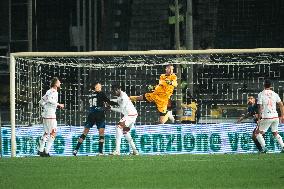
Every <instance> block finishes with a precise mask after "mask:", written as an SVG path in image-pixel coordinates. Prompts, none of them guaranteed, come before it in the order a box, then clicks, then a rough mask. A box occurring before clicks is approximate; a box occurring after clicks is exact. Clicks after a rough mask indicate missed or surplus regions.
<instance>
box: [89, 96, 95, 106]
mask: <svg viewBox="0 0 284 189" xmlns="http://www.w3.org/2000/svg"><path fill="white" fill-rule="evenodd" d="M89 104H90V107H93V106H97V98H91V99H90V100H89Z"/></svg>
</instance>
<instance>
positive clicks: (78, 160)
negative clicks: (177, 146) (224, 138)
mask: <svg viewBox="0 0 284 189" xmlns="http://www.w3.org/2000/svg"><path fill="white" fill-rule="evenodd" d="M0 188H1V189H6V188H15V189H18V188H19V189H21V188H29V189H31V188H48V189H52V188H60V189H63V188H68V189H70V188H76V189H86V188H103V189H107V188H126V189H128V188H131V189H136V188H161V189H167V188H168V189H175V188H226V189H227V188H241V189H244V188H256V189H260V188H275V189H276V188H277V189H281V188H284V154H218V155H217V154H215V155H213V154H211V155H190V154H183V155H153V156H149V155H142V156H119V157H117V156H103V157H101V156H80V157H50V158H40V157H26V158H23V157H22V158H0Z"/></svg>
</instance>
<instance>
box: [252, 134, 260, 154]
mask: <svg viewBox="0 0 284 189" xmlns="http://www.w3.org/2000/svg"><path fill="white" fill-rule="evenodd" d="M252 140H253V142H254V144H255V145H256V148H257V149H258V151H261V150H262V147H261V145H260V143H259V142H258V140H257V139H256V138H255V137H252Z"/></svg>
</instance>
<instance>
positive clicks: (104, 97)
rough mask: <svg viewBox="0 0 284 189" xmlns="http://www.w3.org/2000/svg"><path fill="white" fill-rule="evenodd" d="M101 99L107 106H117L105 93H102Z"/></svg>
mask: <svg viewBox="0 0 284 189" xmlns="http://www.w3.org/2000/svg"><path fill="white" fill-rule="evenodd" d="M102 98H103V101H104V102H106V103H108V104H109V105H111V106H115V105H118V104H117V102H114V101H111V100H110V99H109V98H108V97H107V96H106V94H105V93H102Z"/></svg>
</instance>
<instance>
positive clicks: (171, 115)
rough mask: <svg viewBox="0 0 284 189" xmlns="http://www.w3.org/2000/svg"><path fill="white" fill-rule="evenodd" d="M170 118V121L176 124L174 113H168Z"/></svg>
mask: <svg viewBox="0 0 284 189" xmlns="http://www.w3.org/2000/svg"><path fill="white" fill-rule="evenodd" d="M168 117H169V120H170V121H171V122H172V123H174V122H175V118H174V116H173V111H168Z"/></svg>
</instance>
